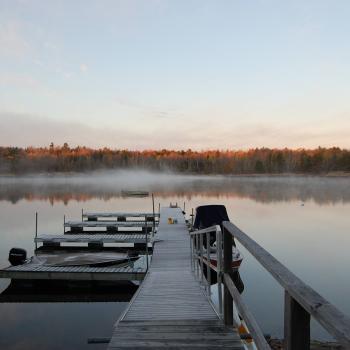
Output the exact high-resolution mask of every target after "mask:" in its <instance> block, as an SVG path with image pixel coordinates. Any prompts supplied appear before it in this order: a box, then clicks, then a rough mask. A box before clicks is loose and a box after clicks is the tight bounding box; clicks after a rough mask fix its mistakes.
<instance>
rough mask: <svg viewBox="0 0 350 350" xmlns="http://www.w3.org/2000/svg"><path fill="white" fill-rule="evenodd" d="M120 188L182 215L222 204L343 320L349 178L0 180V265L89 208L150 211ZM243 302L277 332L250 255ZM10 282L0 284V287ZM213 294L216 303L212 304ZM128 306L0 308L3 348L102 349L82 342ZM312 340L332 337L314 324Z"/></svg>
mask: <svg viewBox="0 0 350 350" xmlns="http://www.w3.org/2000/svg"><path fill="white" fill-rule="evenodd" d="M123 189H145V190H149V191H152V192H154V194H155V197H156V204H157V206H158V203H161V205H168V204H169V202H173V203H174V202H178V203H179V204H181V206H182V205H183V203H184V202H186V209H187V210H189V209H190V208H195V207H196V206H198V205H203V204H224V205H226V207H227V209H228V213H229V216H230V219H231V221H233V222H234V223H235V224H236V225H238V226H239V227H240V228H241V229H242V230H243V231H245V232H246V233H248V234H249V235H250V236H251V237H252V238H254V239H255V240H256V241H257V242H258V243H259V244H261V245H262V246H263V247H264V248H265V249H267V250H268V251H269V252H270V253H272V254H273V255H274V256H275V257H276V258H277V259H279V260H280V261H281V262H282V263H284V264H285V265H286V266H287V267H288V268H289V269H291V270H292V271H293V272H294V273H296V274H297V275H298V276H299V277H300V278H301V279H303V280H304V281H305V282H306V283H308V284H309V285H311V286H312V287H313V288H315V289H316V290H317V291H318V292H319V293H320V294H321V295H323V296H324V297H325V298H327V299H328V300H329V301H330V302H332V303H333V304H335V305H336V306H337V307H338V308H340V309H341V310H343V312H344V313H346V314H347V315H350V279H349V267H350V254H349V251H350V232H349V231H350V179H349V178H315V177H270V178H267V177H259V178H255V177H234V178H232V177H231V178H230V177H217V176H213V177H204V176H197V177H195V176H175V175H166V174H150V173H146V172H117V173H96V174H92V175H86V176H70V177H65V176H56V177H26V178H20V179H19V178H17V179H14V178H1V179H0V235H1V244H0V266H1V267H5V266H7V265H8V262H7V257H8V251H9V249H10V248H11V247H14V246H19V247H23V248H25V249H26V250H27V251H28V254H32V252H33V248H34V244H33V235H34V215H35V212H36V211H38V212H39V234H40V233H52V234H59V233H61V232H62V231H63V226H62V224H63V215H66V216H67V218H68V219H79V218H80V216H81V209H82V208H84V210H90V211H92V210H93V211H127V210H131V211H150V210H151V209H152V205H151V200H150V198H123V197H121V195H120V191H121V190H123ZM241 250H242V252H243V254H244V256H245V259H244V261H243V265H242V267H241V270H240V271H241V276H242V279H243V280H244V283H245V291H244V293H243V296H244V298H245V300H246V302H247V303H248V305H249V307H250V309H251V310H252V311H253V313H254V314H255V316H256V318H257V320H258V322H259V323H260V325H261V327H262V328H263V330H264V332H266V333H270V334H272V335H273V336H277V337H281V336H282V334H283V290H282V289H281V288H280V287H279V285H278V284H277V283H276V282H275V281H274V280H273V279H272V277H270V276H269V275H268V274H267V273H266V272H265V271H264V269H263V268H262V267H260V266H259V264H257V263H256V261H255V260H254V258H252V257H251V256H250V255H249V253H248V252H246V251H245V250H244V249H243V248H242V247H241ZM8 284H9V281H8V280H0V290H4V289H6V287H7V286H8ZM215 297H216V296H215V294H214V299H215ZM126 305H127V303H126V302H107V301H101V302H89V303H88V302H70V303H64V302H59V303H1V304H0V348H1V349H23V348H25V349H92V350H93V349H103V348H105V345H102V346H100V345H87V338H91V337H109V336H110V335H111V333H112V329H113V324H114V322H115V321H116V320H117V319H118V317H119V316H120V314H121V313H122V312H123V310H124V309H125V307H126ZM312 336H313V338H318V339H330V338H329V336H328V335H327V333H325V332H324V331H323V330H322V329H321V328H320V327H319V326H318V325H317V324H313V325H312Z"/></svg>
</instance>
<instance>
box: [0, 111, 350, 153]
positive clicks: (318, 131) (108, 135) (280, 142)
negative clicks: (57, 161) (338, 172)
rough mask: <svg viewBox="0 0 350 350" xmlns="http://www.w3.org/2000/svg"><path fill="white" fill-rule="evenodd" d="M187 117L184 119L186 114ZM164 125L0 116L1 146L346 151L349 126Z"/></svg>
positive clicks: (164, 123)
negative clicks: (93, 124) (111, 124)
mask: <svg viewBox="0 0 350 350" xmlns="http://www.w3.org/2000/svg"><path fill="white" fill-rule="evenodd" d="M185 118H186V116H185ZM188 121H189V122H188V123H186V124H185V123H182V126H179V125H178V124H176V125H174V123H170V122H169V120H168V119H166V118H164V120H163V122H161V123H158V124H154V125H152V126H151V128H150V129H148V130H147V131H146V130H145V128H144V127H143V125H142V124H139V125H136V124H135V125H133V126H132V127H131V128H127V127H120V126H118V125H116V126H115V128H113V127H112V128H111V127H107V126H106V127H104V126H103V125H100V126H99V127H91V126H88V125H85V124H83V123H78V122H68V121H59V120H54V119H50V118H44V117H40V116H36V115H30V114H20V113H9V112H0V129H1V139H0V146H10V145H12V146H21V147H26V146H47V145H49V144H50V142H54V143H55V144H63V143H64V142H68V144H69V145H71V146H77V145H85V146H89V147H105V146H106V147H111V148H128V149H134V150H135V149H139V150H142V149H150V148H154V149H161V148H172V149H187V148H192V149H198V150H200V149H217V148H218V149H248V148H255V147H271V148H274V147H277V148H284V147H289V148H301V147H305V148H316V147H318V146H324V147H331V146H339V147H343V148H350V141H349V137H348V135H349V133H350V125H349V123H347V124H339V126H337V125H335V126H333V127H330V126H329V125H328V124H324V125H323V126H319V127H317V126H314V127H313V128H312V127H311V126H310V125H307V124H298V125H297V124H295V125H293V126H292V125H280V126H270V125H267V124H263V123H261V124H248V123H246V124H244V123H241V124H236V125H235V126H228V125H226V124H225V123H220V121H218V120H216V119H213V120H211V121H209V120H205V121H203V123H197V122H196V123H193V122H192V123H190V119H189V118H188Z"/></svg>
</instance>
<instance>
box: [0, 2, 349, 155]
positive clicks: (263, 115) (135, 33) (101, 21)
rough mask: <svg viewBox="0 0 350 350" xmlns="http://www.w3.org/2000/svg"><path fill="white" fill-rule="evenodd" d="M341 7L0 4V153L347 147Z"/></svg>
mask: <svg viewBox="0 0 350 350" xmlns="http://www.w3.org/2000/svg"><path fill="white" fill-rule="evenodd" d="M349 18H350V2H349V1H348V0H344V1H342V0H327V1H326V0H308V1H305V0H293V1H281V0H248V1H247V0H230V1H224V0H212V1H206V0H198V1H193V0H171V1H170V0H123V1H122V0H96V1H93V0H74V1H71V0H69V1H59V0H55V1H46V0H42V1H39V0H0V146H9V145H12V146H21V147H26V146H47V145H49V143H50V142H54V143H55V144H63V143H64V142H68V144H69V145H70V146H76V145H86V146H89V147H105V146H106V147H111V148H129V149H133V150H136V149H150V148H153V149H154V148H156V149H159V148H172V149H187V148H192V149H199V150H202V149H203V150H204V149H212V148H215V149H217V148H218V149H231V148H233V149H248V148H252V147H278V148H281V147H290V148H300V147H306V148H314V147H318V146H324V147H330V146H339V147H344V148H350V137H349V135H350V39H349V38H350V21H349Z"/></svg>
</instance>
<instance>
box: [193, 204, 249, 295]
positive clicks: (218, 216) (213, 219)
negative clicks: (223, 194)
mask: <svg viewBox="0 0 350 350" xmlns="http://www.w3.org/2000/svg"><path fill="white" fill-rule="evenodd" d="M223 221H230V219H229V217H228V214H227V210H226V207H225V206H224V205H202V206H199V207H197V208H196V216H195V220H194V224H193V227H192V230H202V229H205V228H208V227H211V226H215V225H219V226H220V227H221V231H223V228H222V222H223ZM209 237H210V238H209V247H207V242H206V240H205V239H204V240H203V260H205V261H208V260H207V250H208V249H209V257H210V264H211V268H212V269H211V281H212V283H216V277H217V274H216V272H215V270H216V268H217V265H218V261H217V254H216V245H217V242H216V233H215V232H212V233H210V234H209ZM242 261H243V255H242V253H241V252H240V251H239V249H238V248H237V247H236V243H235V240H234V238H233V237H232V262H231V267H232V270H233V275H234V277H233V280H234V283H235V285H236V287H237V289H238V290H239V292H240V293H242V292H243V289H244V284H243V282H242V280H241V278H240V276H239V272H238V269H239V268H240V266H241V264H242ZM203 272H204V274H205V275H206V269H204V271H203Z"/></svg>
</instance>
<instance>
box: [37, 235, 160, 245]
mask: <svg viewBox="0 0 350 350" xmlns="http://www.w3.org/2000/svg"><path fill="white" fill-rule="evenodd" d="M146 240H147V242H148V243H151V242H152V241H153V238H152V237H151V236H150V235H146V234H142V233H140V232H139V233H137V234H136V233H132V234H109V235H107V234H78V235H75V234H70V235H67V234H66V235H40V236H38V237H36V238H35V239H34V241H35V242H37V243H43V244H48V243H100V244H105V243H128V244H145V243H146Z"/></svg>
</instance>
